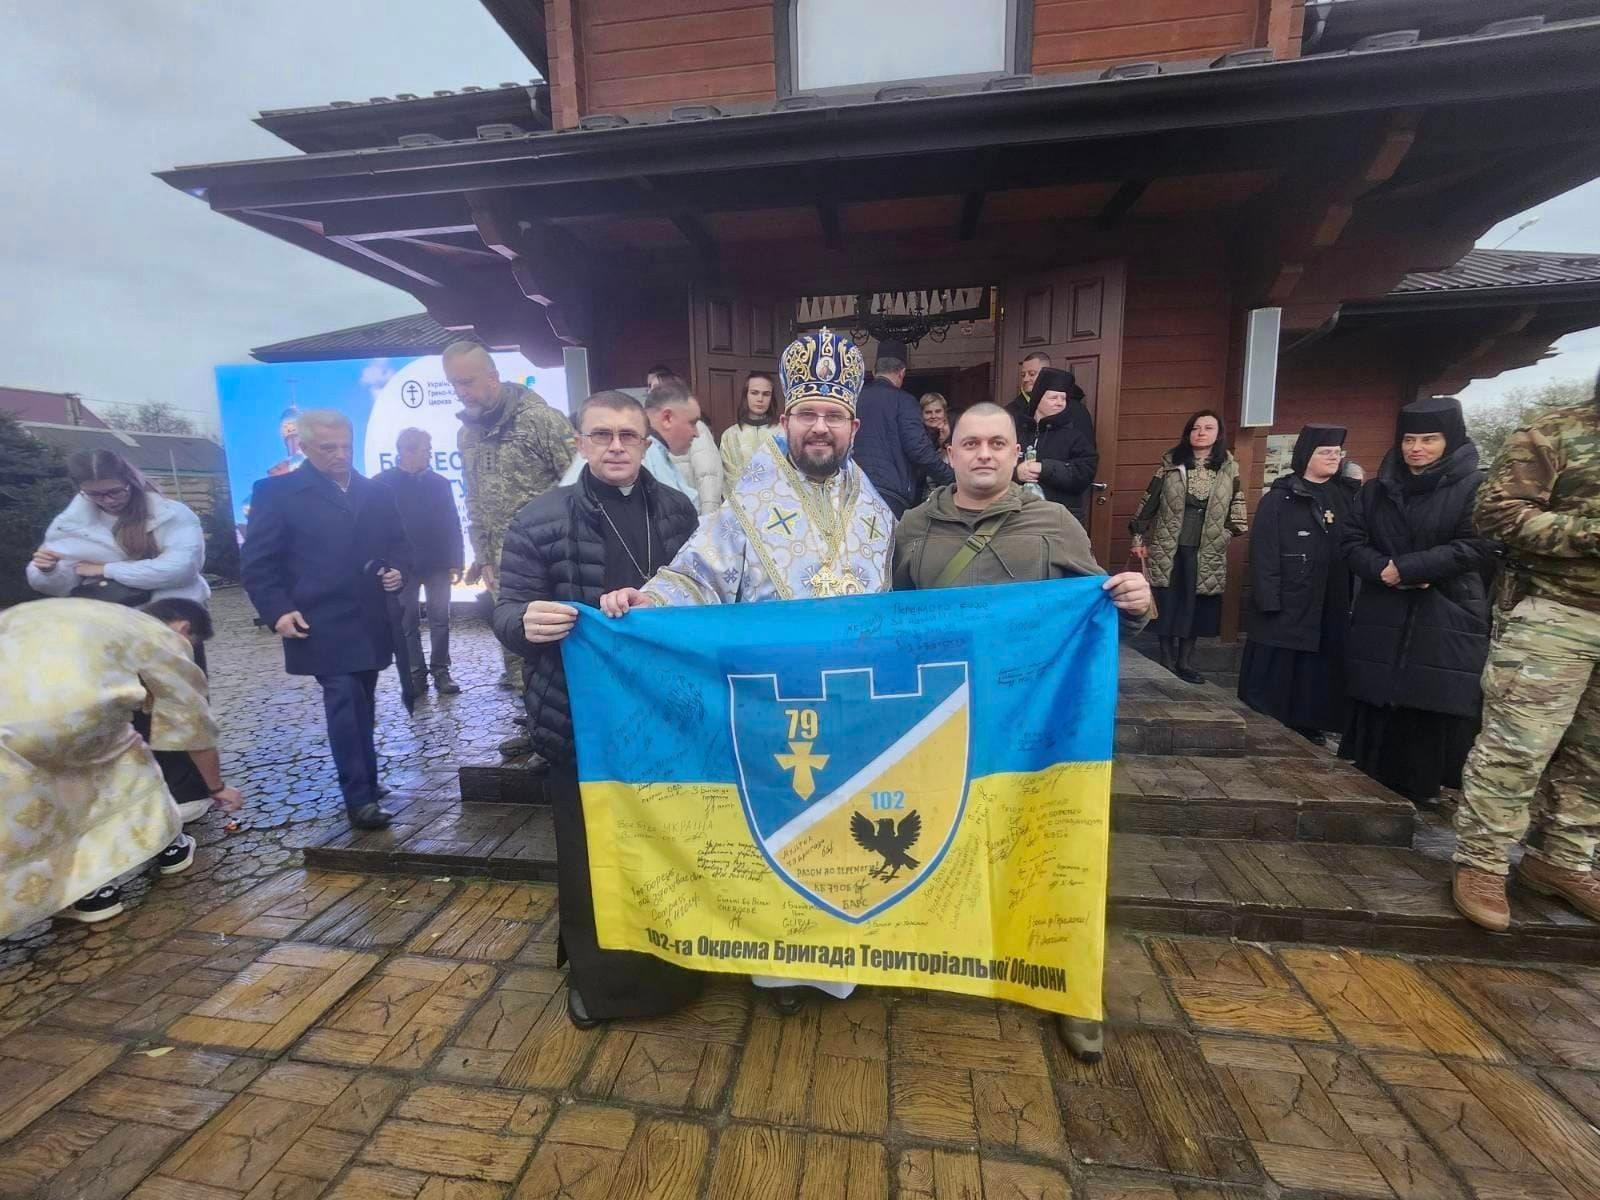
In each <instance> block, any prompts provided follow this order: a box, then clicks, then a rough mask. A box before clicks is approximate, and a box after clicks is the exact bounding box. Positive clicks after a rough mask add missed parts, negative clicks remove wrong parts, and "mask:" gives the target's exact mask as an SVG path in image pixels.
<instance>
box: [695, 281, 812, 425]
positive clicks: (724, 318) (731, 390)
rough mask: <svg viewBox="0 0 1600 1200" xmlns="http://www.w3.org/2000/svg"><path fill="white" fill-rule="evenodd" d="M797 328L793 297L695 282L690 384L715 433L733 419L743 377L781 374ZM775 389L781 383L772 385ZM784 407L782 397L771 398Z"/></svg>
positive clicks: (703, 413)
mask: <svg viewBox="0 0 1600 1200" xmlns="http://www.w3.org/2000/svg"><path fill="white" fill-rule="evenodd" d="M793 329H794V302H793V300H792V299H789V300H785V299H783V298H780V297H776V296H772V295H761V294H758V293H754V292H749V291H745V290H741V289H728V288H713V287H709V286H700V285H696V286H695V287H694V288H693V289H691V291H690V295H689V336H690V366H689V369H690V372H691V384H692V386H693V387H694V389H695V395H696V396H697V397H698V398H699V400H700V409H701V414H702V415H703V416H704V418H705V421H706V423H707V424H708V425H710V426H711V428H712V430H713V431H714V432H716V433H719V434H720V433H721V432H722V431H723V430H724V429H726V428H727V427H728V426H729V425H732V424H733V421H734V416H735V414H736V413H737V411H738V403H739V395H740V392H741V390H742V389H743V387H744V381H745V377H746V376H747V375H749V373H750V372H751V371H770V372H771V373H772V375H773V378H774V380H776V378H777V374H778V354H779V353H780V352H781V351H782V350H783V348H784V347H785V346H787V345H788V344H789V341H790V339H791V338H792V337H793ZM773 390H774V392H776V390H777V387H776V384H774V388H773ZM773 403H775V404H778V405H780V406H781V404H782V399H781V398H780V397H778V396H776V395H775V396H774V397H773Z"/></svg>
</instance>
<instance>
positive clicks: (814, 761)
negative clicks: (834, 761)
mask: <svg viewBox="0 0 1600 1200" xmlns="http://www.w3.org/2000/svg"><path fill="white" fill-rule="evenodd" d="M813 745H815V743H814V742H790V743H789V753H788V754H774V755H773V756H772V757H773V758H775V759H777V760H778V766H780V767H782V768H783V769H784V770H785V771H793V772H794V794H795V795H796V796H799V797H800V799H802V800H809V799H811V796H812V793H814V792H815V791H816V790H817V781H816V779H815V778H814V777H813V772H816V771H820V770H822V768H823V767H825V766H827V765H828V756H827V755H826V754H813V753H811V747H812V746H813Z"/></svg>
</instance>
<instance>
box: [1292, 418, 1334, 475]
mask: <svg viewBox="0 0 1600 1200" xmlns="http://www.w3.org/2000/svg"><path fill="white" fill-rule="evenodd" d="M1348 432H1349V430H1347V429H1346V428H1345V427H1344V426H1343V425H1302V426H1301V427H1300V436H1299V437H1298V438H1297V439H1295V443H1294V454H1293V456H1292V457H1291V458H1290V459H1289V469H1290V470H1291V471H1293V472H1294V473H1295V474H1296V475H1304V474H1305V473H1306V467H1308V466H1310V465H1311V454H1312V452H1313V451H1315V450H1320V449H1322V447H1324V446H1342V445H1344V439H1345V435H1346V434H1347V433H1348Z"/></svg>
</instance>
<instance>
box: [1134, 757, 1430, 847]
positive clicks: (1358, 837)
mask: <svg viewBox="0 0 1600 1200" xmlns="http://www.w3.org/2000/svg"><path fill="white" fill-rule="evenodd" d="M1302 744H1304V745H1306V746H1307V748H1308V750H1309V743H1302ZM1415 823H1416V810H1415V809H1414V808H1413V807H1412V806H1411V804H1410V802H1409V801H1406V800H1403V799H1401V798H1400V797H1399V796H1397V795H1395V794H1394V793H1393V792H1391V791H1389V790H1388V789H1387V788H1385V787H1383V785H1381V784H1379V783H1377V782H1376V781H1374V780H1373V779H1370V778H1368V777H1367V776H1366V775H1363V774H1362V773H1361V772H1360V771H1357V770H1356V769H1355V768H1354V767H1352V766H1351V765H1350V764H1349V763H1345V762H1341V761H1340V760H1339V759H1337V758H1334V757H1333V756H1332V755H1330V754H1326V753H1316V754H1313V755H1308V756H1306V757H1295V758H1286V757H1277V756H1268V755H1263V756H1255V757H1250V758H1218V757H1213V756H1209V755H1186V756H1179V755H1156V754H1119V755H1118V756H1117V760H1116V766H1115V768H1114V769H1113V772H1112V777H1111V824H1112V828H1113V829H1116V830H1119V831H1123V832H1127V833H1144V834H1180V835H1184V836H1188V837H1197V838H1250V839H1255V840H1261V841H1268V842H1350V843H1358V844H1365V845H1377V846H1409V845H1411V838H1412V832H1413V829H1414V827H1415Z"/></svg>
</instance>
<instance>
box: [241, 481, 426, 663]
mask: <svg viewBox="0 0 1600 1200" xmlns="http://www.w3.org/2000/svg"><path fill="white" fill-rule="evenodd" d="M374 560H380V561H383V562H386V563H387V564H388V565H389V566H391V567H393V568H395V569H396V570H398V571H399V572H400V573H401V574H402V575H404V574H407V573H409V572H410V570H411V548H410V545H409V543H408V542H407V541H406V535H405V530H404V529H403V527H402V526H401V524H400V510H399V509H398V508H397V507H396V506H395V501H394V493H393V492H391V491H390V490H389V489H388V488H386V487H383V486H381V485H379V484H376V483H374V482H373V481H372V480H370V479H367V478H365V477H364V476H362V475H358V474H355V473H354V472H352V473H351V476H350V488H349V490H348V491H340V490H339V485H338V484H336V483H334V482H333V480H331V479H329V478H328V477H327V476H325V475H323V474H321V473H319V472H318V471H317V470H316V468H314V467H313V466H312V465H311V464H310V463H303V464H302V465H301V466H299V467H298V468H296V469H295V470H293V471H290V472H289V473H288V474H287V475H277V476H274V477H272V478H268V479H262V480H260V481H258V482H257V483H256V486H255V488H254V490H252V491H251V493H250V528H249V531H248V533H247V534H246V536H245V539H244V545H243V546H241V547H240V548H239V577H240V579H241V580H242V581H243V583H244V590H245V591H246V592H247V593H248V594H249V596H250V603H251V604H253V605H254V606H255V610H256V613H257V614H258V615H259V616H260V617H261V619H262V621H263V622H265V623H266V625H267V627H268V628H271V627H272V626H273V625H276V624H277V622H278V618H279V617H281V616H283V615H284V614H285V613H288V612H295V611H298V612H299V613H300V615H301V616H302V617H304V618H305V620H306V624H308V625H310V626H311V633H310V636H308V637H305V638H284V639H283V663H284V667H285V668H286V669H287V670H288V672H289V674H291V675H349V674H353V673H354V672H357V671H381V670H383V669H384V668H385V667H387V666H388V665H389V663H390V660H391V657H392V654H393V650H392V647H393V634H392V633H391V631H390V628H389V619H388V615H387V612H386V608H385V604H384V594H383V585H382V584H380V583H379V582H378V577H377V575H375V574H370V573H367V572H365V571H364V570H363V568H364V567H365V566H366V565H367V564H368V563H370V562H373V561H374Z"/></svg>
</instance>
